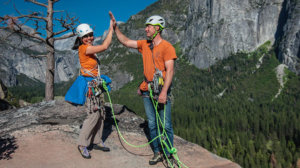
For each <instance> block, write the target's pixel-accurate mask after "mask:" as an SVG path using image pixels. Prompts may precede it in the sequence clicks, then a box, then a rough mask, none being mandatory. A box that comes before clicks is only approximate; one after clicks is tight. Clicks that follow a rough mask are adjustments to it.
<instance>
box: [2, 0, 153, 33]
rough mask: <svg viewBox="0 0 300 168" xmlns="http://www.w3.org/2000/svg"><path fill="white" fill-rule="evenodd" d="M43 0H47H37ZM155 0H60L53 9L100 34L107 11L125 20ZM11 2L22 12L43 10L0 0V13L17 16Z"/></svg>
mask: <svg viewBox="0 0 300 168" xmlns="http://www.w3.org/2000/svg"><path fill="white" fill-rule="evenodd" d="M37 1H38V2H45V1H47V0H37ZM154 2H157V0H60V1H59V2H57V3H55V6H54V9H55V10H65V11H67V12H68V13H69V14H70V15H71V16H77V17H78V18H79V21H80V22H81V23H88V24H90V25H92V27H94V28H95V30H94V33H95V35H96V36H100V35H102V34H103V32H104V31H105V30H106V29H108V27H109V15H108V11H112V12H113V14H114V15H115V17H116V20H117V21H123V22H126V21H127V20H128V19H129V17H130V16H132V15H134V14H137V13H138V12H140V11H141V10H143V9H145V8H146V7H147V6H149V5H151V4H153V3H154ZM13 4H15V6H16V8H17V9H18V10H19V11H20V12H21V13H23V14H28V12H29V11H43V10H42V9H43V8H42V7H40V6H38V5H35V4H32V3H29V2H24V0H0V15H1V16H4V15H14V16H18V14H17V12H16V11H15V9H14V6H13Z"/></svg>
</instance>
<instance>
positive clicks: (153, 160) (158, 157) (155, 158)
mask: <svg viewBox="0 0 300 168" xmlns="http://www.w3.org/2000/svg"><path fill="white" fill-rule="evenodd" d="M162 160H163V158H162V157H161V155H160V153H159V152H156V153H154V156H153V157H152V158H151V159H150V160H149V165H155V164H156V163H158V162H161V161H162Z"/></svg>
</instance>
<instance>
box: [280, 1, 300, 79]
mask: <svg viewBox="0 0 300 168" xmlns="http://www.w3.org/2000/svg"><path fill="white" fill-rule="evenodd" d="M282 18H283V24H284V25H283V27H282V30H278V34H279V35H281V36H279V39H278V41H279V42H278V43H279V49H278V51H279V53H278V58H279V60H280V61H281V62H283V63H284V64H286V65H287V66H288V67H289V69H291V70H292V71H293V72H296V73H297V74H300V1H299V0H286V2H285V5H284V8H283V10H282Z"/></svg>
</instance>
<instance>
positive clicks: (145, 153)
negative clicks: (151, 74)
mask: <svg viewBox="0 0 300 168" xmlns="http://www.w3.org/2000/svg"><path fill="white" fill-rule="evenodd" d="M84 110H85V107H82V106H80V107H75V106H73V105H71V104H68V103H66V102H64V101H63V100H56V101H51V102H47V103H46V102H42V103H39V104H34V105H31V106H27V107H24V108H20V109H15V110H6V111H2V112H1V117H0V130H1V131H0V165H1V166H2V167H6V168H12V167H22V166H23V165H26V167H32V168H38V167H46V168H48V167H49V168H50V167H51V168H56V167H57V168H59V167H67V168H68V167H72V168H74V167H82V166H84V167H95V165H101V167H103V168H110V167H113V168H114V167H124V168H140V167H145V168H146V167H149V168H150V167H153V166H149V165H148V160H149V159H150V158H151V157H152V156H151V155H152V151H151V148H150V147H149V146H146V147H144V148H133V147H131V146H128V145H127V144H125V143H124V141H122V140H120V137H119V136H118V134H117V132H116V129H115V126H114V122H113V121H114V120H113V119H112V115H111V112H110V108H109V107H108V106H107V107H106V110H107V120H106V121H105V128H104V135H103V139H104V140H105V143H106V145H107V146H109V147H110V148H111V152H109V153H103V152H101V151H94V150H92V151H91V155H92V159H90V160H85V159H83V158H82V157H81V156H80V154H79V152H78V151H77V149H76V139H77V137H78V134H79V131H80V124H81V123H82V121H83V119H84V117H85V116H86V115H85V113H84V112H83V111H84ZM114 110H115V111H116V118H117V119H116V121H117V123H118V125H119V128H120V130H121V132H122V135H123V137H124V138H125V139H126V140H127V141H128V142H130V143H132V144H135V145H140V144H145V143H147V142H148V139H147V136H146V134H147V132H148V131H147V126H146V125H147V124H146V122H145V121H144V120H143V119H142V118H140V117H138V116H136V115H135V114H134V113H133V112H130V111H128V110H127V108H126V107H125V106H121V105H114ZM174 146H175V147H176V148H177V150H178V156H179V158H180V161H182V162H183V163H184V164H185V165H187V166H188V167H191V168H192V167H197V168H198V167H199V168H212V167H214V168H217V167H219V168H221V167H222V168H238V167H240V166H239V165H237V164H236V163H233V162H231V161H229V160H227V159H224V158H221V157H218V156H216V155H214V154H212V153H210V152H208V151H207V150H205V149H203V148H202V147H200V146H198V145H196V144H192V143H189V142H187V141H185V140H183V139H181V138H180V137H177V136H175V138H174ZM156 167H160V168H163V167H166V163H165V162H162V163H159V164H158V165H156Z"/></svg>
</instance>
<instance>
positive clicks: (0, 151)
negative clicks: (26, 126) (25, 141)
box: [0, 137, 18, 160]
mask: <svg viewBox="0 0 300 168" xmlns="http://www.w3.org/2000/svg"><path fill="white" fill-rule="evenodd" d="M17 148H18V145H17V144H16V138H15V137H10V138H0V160H4V159H6V160H9V159H12V157H11V154H12V153H14V152H15V150H16V149H17Z"/></svg>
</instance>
